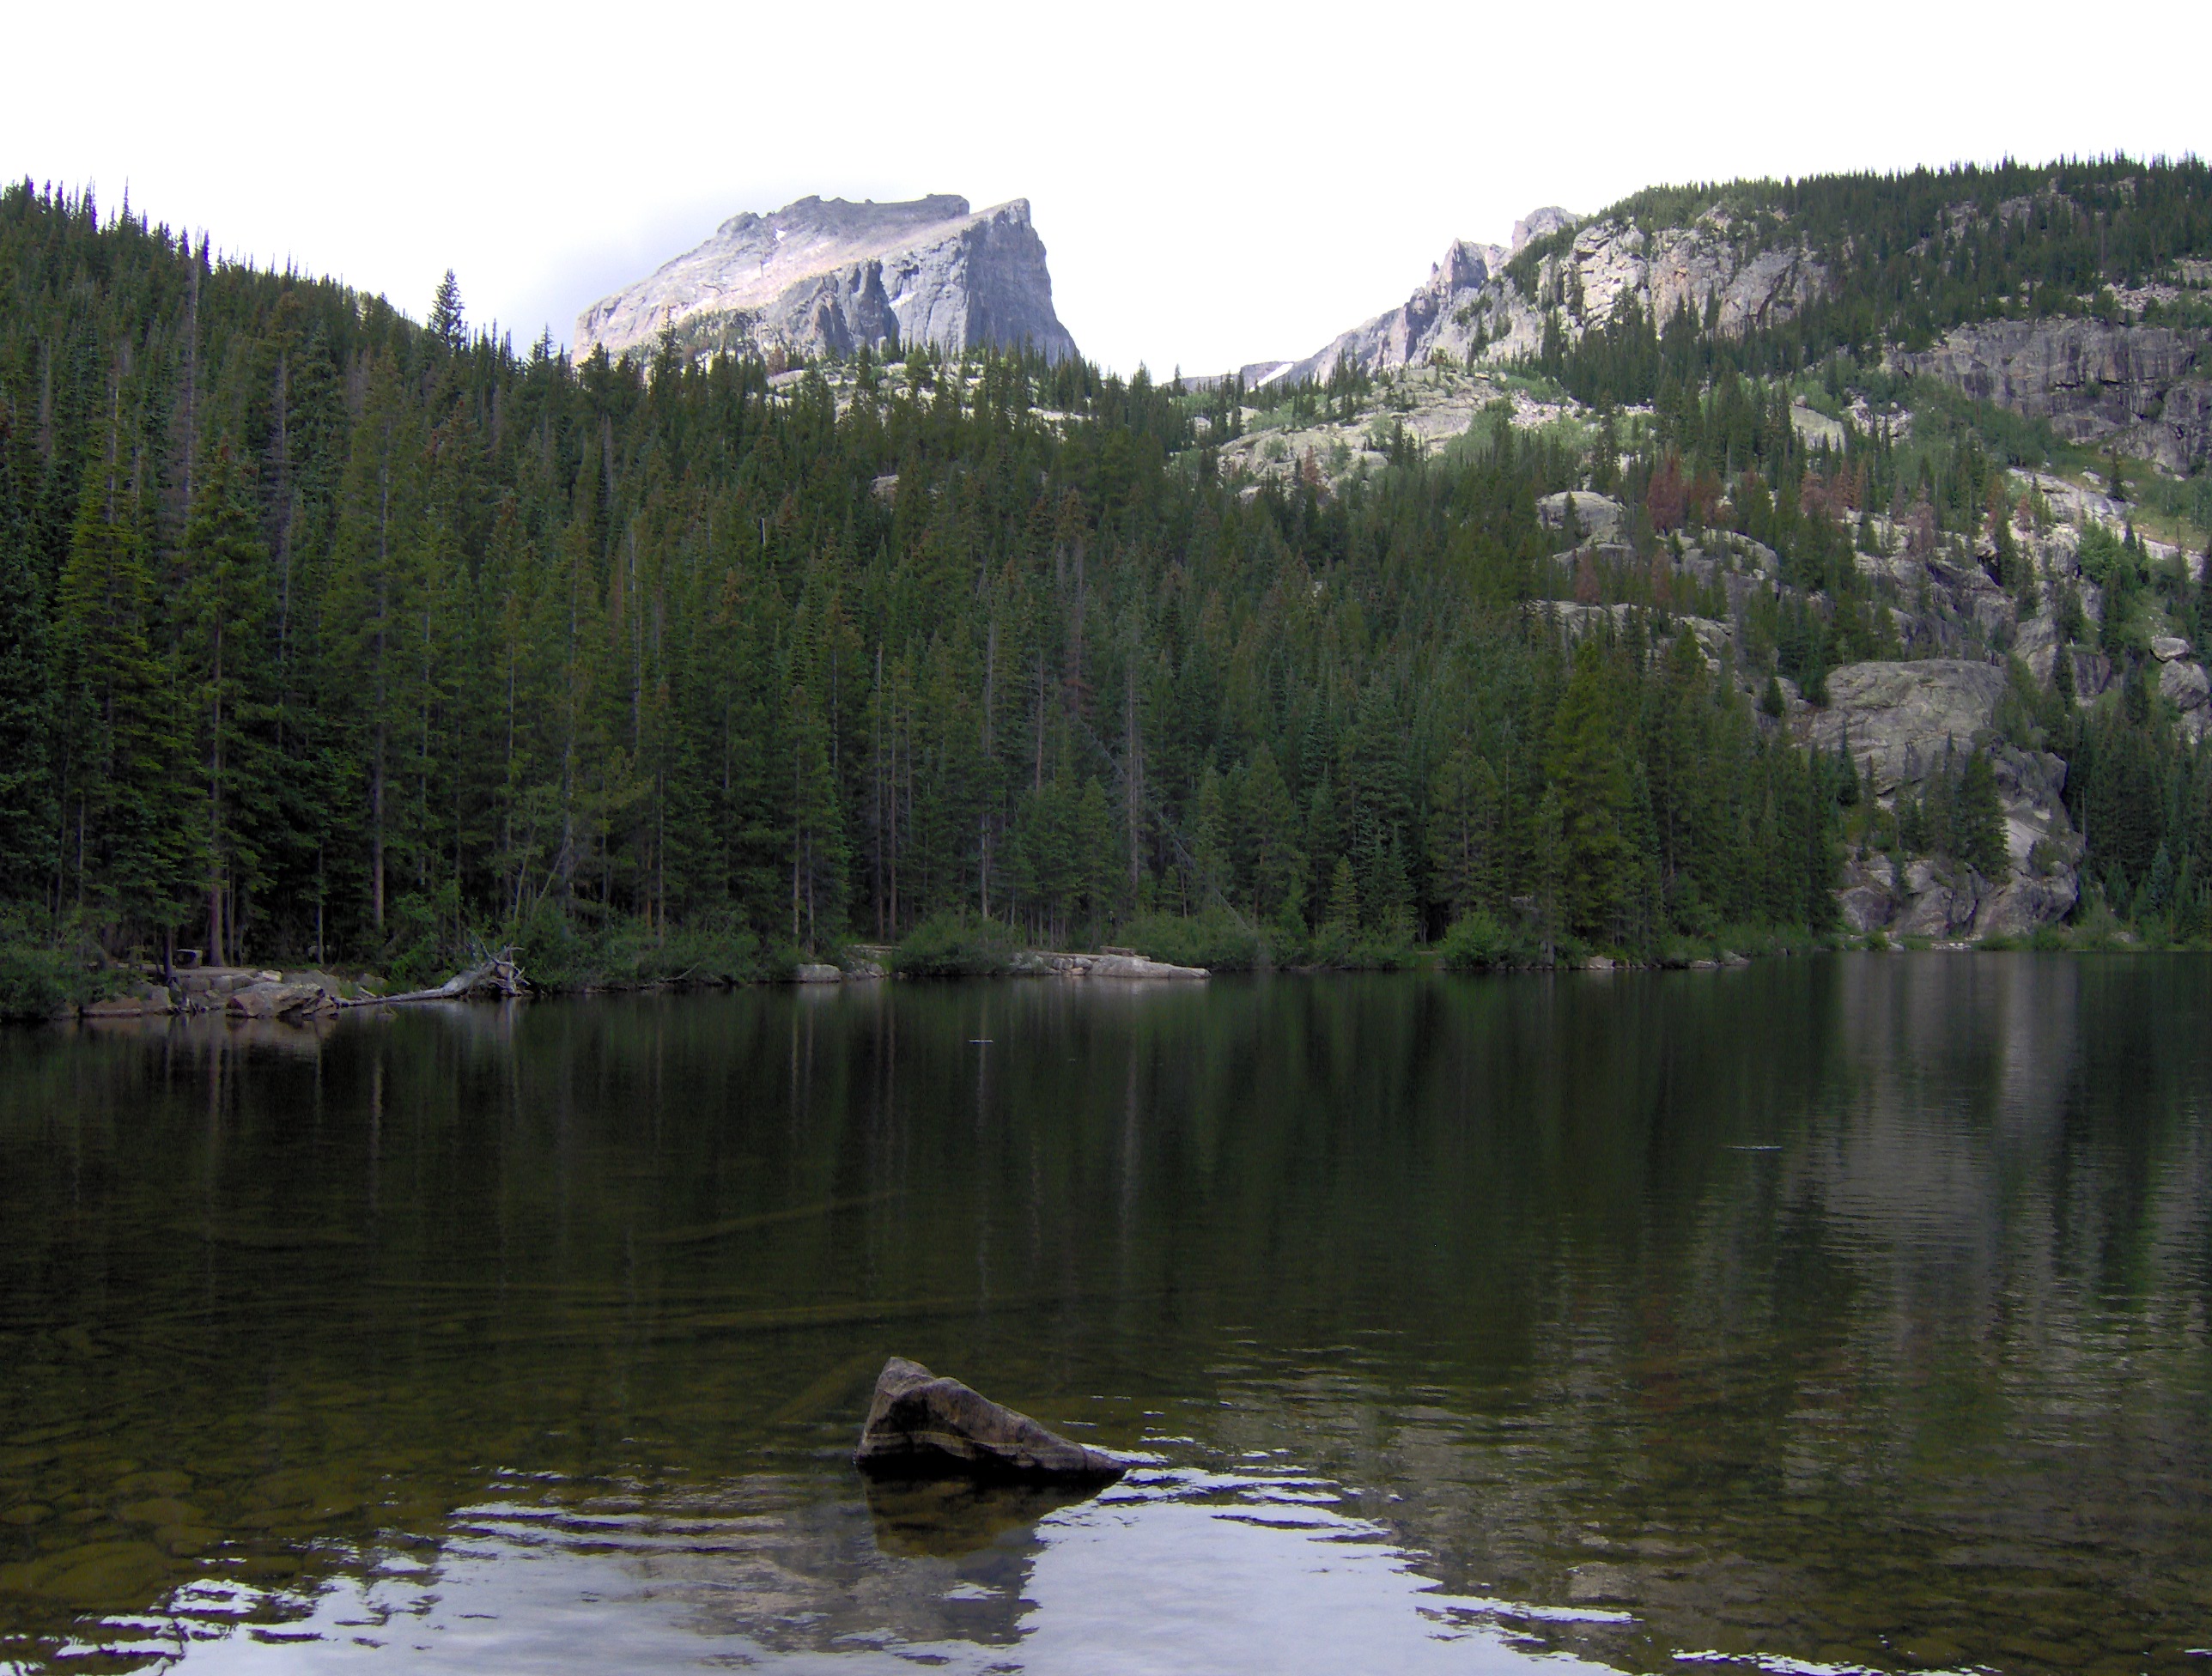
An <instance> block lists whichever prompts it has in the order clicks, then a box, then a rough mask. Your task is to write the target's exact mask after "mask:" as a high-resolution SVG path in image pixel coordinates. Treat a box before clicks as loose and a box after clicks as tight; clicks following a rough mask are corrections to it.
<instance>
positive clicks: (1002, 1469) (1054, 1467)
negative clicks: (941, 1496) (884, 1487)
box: [853, 1356, 1128, 1484]
mask: <svg viewBox="0 0 2212 1676" xmlns="http://www.w3.org/2000/svg"><path fill="white" fill-rule="evenodd" d="M853 1464H854V1466H856V1467H859V1468H860V1470H861V1471H862V1472H864V1473H873V1474H880V1475H883V1476H885V1477H894V1478H896V1477H908V1478H927V1477H935V1476H943V1475H945V1474H951V1473H970V1474H973V1475H974V1476H975V1477H978V1478H1000V1479H1033V1480H1037V1481H1041V1482H1052V1481H1058V1482H1061V1483H1070V1484H1110V1483H1111V1482H1113V1481H1114V1480H1115V1479H1118V1478H1120V1477H1121V1474H1122V1473H1125V1472H1127V1471H1128V1464H1127V1462H1126V1461H1122V1460H1117V1459H1115V1457H1114V1456H1112V1455H1110V1454H1106V1453H1105V1452H1104V1451H1103V1450H1100V1449H1092V1448H1085V1447H1084V1445H1082V1444H1080V1443H1073V1442H1069V1441H1068V1440H1067V1439H1066V1438H1065V1437H1062V1436H1059V1435H1058V1434H1056V1433H1054V1432H1051V1431H1048V1430H1046V1429H1045V1428H1044V1427H1042V1426H1041V1425H1039V1424H1037V1423H1036V1421H1035V1420H1032V1419H1031V1418H1030V1417H1029V1416H1028V1415H1026V1414H1019V1413H1017V1412H1014V1411H1013V1410H1012V1409H1011V1408H1006V1407H1003V1406H1000V1404H998V1403H995V1402H993V1401H992V1400H990V1399H989V1398H988V1397H986V1396H984V1395H982V1394H981V1393H979V1392H976V1391H974V1390H971V1389H969V1388H968V1387H967V1386H965V1385H963V1384H962V1383H961V1382H960V1381H958V1380H957V1379H947V1378H944V1377H942V1376H941V1375H937V1374H933V1373H932V1372H930V1370H929V1369H927V1368H925V1367H923V1366H922V1365H921V1363H919V1362H909V1361H908V1360H907V1359H906V1358H905V1357H902V1356H894V1357H891V1358H890V1361H888V1362H886V1363H884V1370H883V1372H882V1373H880V1374H878V1375H877V1376H876V1395H875V1400H874V1401H873V1402H872V1403H871V1404H870V1405H869V1406H868V1418H867V1424H866V1425H864V1426H862V1427H861V1429H860V1448H858V1449H856V1450H854V1454H853Z"/></svg>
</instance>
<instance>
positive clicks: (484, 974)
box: [338, 949, 530, 1007]
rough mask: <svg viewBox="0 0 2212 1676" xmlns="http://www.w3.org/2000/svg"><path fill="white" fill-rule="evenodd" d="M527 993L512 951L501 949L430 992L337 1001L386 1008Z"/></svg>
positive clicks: (409, 991) (413, 990)
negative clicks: (406, 1004)
mask: <svg viewBox="0 0 2212 1676" xmlns="http://www.w3.org/2000/svg"><path fill="white" fill-rule="evenodd" d="M528 993H530V985H529V981H528V980H527V979H526V978H525V977H524V976H523V975H522V969H521V968H520V966H517V965H516V964H515V963H514V950H512V949H501V950H500V951H499V952H498V953H497V954H495V955H493V956H490V957H489V958H488V959H486V960H484V961H483V962H480V963H479V964H477V965H475V966H471V967H470V968H469V969H468V970H467V971H465V972H456V973H455V974H454V975H453V976H452V977H450V978H447V980H446V981H445V982H443V983H441V984H440V985H439V986H438V987H436V988H435V989H410V990H408V991H407V992H405V993H404V994H399V995H362V996H360V997H358V998H356V999H352V1000H345V1001H340V1002H339V1003H338V1005H340V1006H342V1007H389V1006H397V1005H399V1004H400V1003H401V1002H404V1001H460V1000H465V999H467V998H468V997H470V996H471V995H497V996H501V997H504V998H506V999H514V998H516V997H518V996H522V995H527V994H528Z"/></svg>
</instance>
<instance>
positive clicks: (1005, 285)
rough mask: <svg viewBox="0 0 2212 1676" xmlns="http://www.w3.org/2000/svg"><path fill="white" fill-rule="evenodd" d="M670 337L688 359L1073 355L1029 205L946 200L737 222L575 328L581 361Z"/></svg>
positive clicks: (829, 204) (646, 349) (844, 206)
mask: <svg viewBox="0 0 2212 1676" xmlns="http://www.w3.org/2000/svg"><path fill="white" fill-rule="evenodd" d="M664 328H665V329H667V330H669V331H672V332H673V333H674V334H675V337H676V345H677V348H678V350H679V351H680V352H682V353H684V354H685V355H702V354H708V353H713V352H718V351H724V350H727V351H732V352H736V353H744V354H760V355H766V354H769V353H771V352H773V351H775V350H778V349H781V350H783V351H785V352H787V353H797V354H800V355H823V354H835V355H850V354H852V353H853V352H854V350H855V349H859V348H860V347H861V346H863V345H866V346H867V347H869V348H871V349H884V348H886V347H888V346H890V345H892V344H894V343H896V344H908V343H930V344H933V345H935V346H936V347H937V348H939V349H950V350H952V351H955V352H957V351H959V350H962V349H974V348H978V347H981V346H983V345H986V344H990V345H995V346H997V347H1000V348H1003V349H1012V348H1017V347H1018V346H1020V345H1021V344H1024V343H1029V344H1032V345H1034V346H1035V347H1036V349H1038V350H1040V351H1042V353H1043V354H1044V355H1046V356H1047V357H1048V358H1049V359H1051V360H1054V361H1060V360H1064V359H1066V358H1067V357H1069V356H1072V355H1074V353H1075V340H1074V339H1073V338H1072V337H1069V336H1068V334H1067V328H1066V326H1064V325H1061V324H1060V316H1059V315H1058V314H1057V313H1054V310H1053V306H1052V275H1051V273H1050V272H1049V271H1048V270H1047V268H1046V266H1045V252H1044V245H1043V243H1042V240H1039V239H1038V237H1037V235H1036V228H1033V227H1032V226H1030V206H1029V201H1028V200H1027V199H1026V198H1013V199H1011V200H1009V201H1008V202H1007V203H1000V204H996V205H994V206H993V207H992V208H990V209H988V210H977V211H972V212H971V211H970V210H969V207H968V200H967V199H966V198H964V197H951V196H940V197H923V198H915V199H912V200H910V201H908V202H906V203H847V202H846V201H845V200H844V199H842V198H829V199H827V200H824V199H822V198H818V197H805V198H801V199H799V202H798V203H789V204H786V205H785V206H784V207H783V208H782V209H781V210H777V211H775V213H774V214H773V215H769V216H758V215H753V214H750V213H747V214H744V215H739V216H732V217H731V218H730V219H729V220H728V221H726V222H723V223H722V224H721V226H720V227H719V228H716V229H715V230H714V236H713V237H712V238H710V239H708V240H706V241H705V242H704V243H703V244H701V245H699V246H696V248H694V249H691V250H689V251H686V252H684V254H683V255H681V256H678V257H676V258H672V259H671V260H670V261H668V262H665V263H664V264H661V266H660V267H659V268H658V269H656V270H654V271H653V273H651V274H649V275H647V276H646V277H645V278H643V279H641V280H639V281H638V282H636V283H635V284H634V285H630V286H628V287H626V288H623V289H622V290H620V291H617V292H616V293H615V295H612V296H611V297H605V298H602V299H601V300H600V301H598V302H595V303H593V304H592V306H591V307H589V308H587V309H586V310H585V311H584V312H583V313H581V314H580V315H579V316H577V319H576V332H575V352H576V355H577V357H578V358H579V359H581V358H583V357H584V356H586V355H590V354H591V353H592V350H593V349H605V350H606V352H607V353H608V354H609V355H617V356H618V355H622V354H623V352H624V351H625V350H629V351H635V352H639V353H644V354H650V353H651V352H652V349H653V346H654V344H655V343H656V342H657V341H658V340H659V337H660V333H661V331H662V330H663V329H664Z"/></svg>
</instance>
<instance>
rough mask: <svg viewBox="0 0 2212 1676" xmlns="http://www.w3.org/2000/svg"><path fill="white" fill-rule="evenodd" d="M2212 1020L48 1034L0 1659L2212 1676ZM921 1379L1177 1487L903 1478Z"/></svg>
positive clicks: (781, 1024) (272, 1666) (1365, 1003)
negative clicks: (884, 1475) (1130, 1460)
mask: <svg viewBox="0 0 2212 1676" xmlns="http://www.w3.org/2000/svg"><path fill="white" fill-rule="evenodd" d="M2208 1018H2212V960H2207V959H2199V958H2195V957H2189V956H2142V957H2130V956H2109V957H2106V956H2099V957H2086V958H2085V957H2072V956H2033V955H2026V954H2005V955H1996V954H1990V955H1967V954H1949V955H1945V954H1924V955H1874V954H1868V955H1844V956H1828V957H1824V958H1819V959H1814V960H1810V961H1807V960H1784V961H1774V962H1762V963H1759V964H1754V965H1753V966H1751V967H1749V968H1746V969H1735V970H1723V971H1718V972H1679V973H1648V974H1627V973H1621V974H1612V975H1605V974H1572V975H1559V976H1554V977H1538V976H1516V977H1498V978H1486V979H1457V978H1444V977H1426V976H1377V977H1277V978H1273V979H1267V978H1255V979H1217V980H1214V981H1212V982H1210V983H1208V984H1205V985H1188V986H1183V985H1168V984H1160V985H1150V986H1146V985H1124V986H1115V985H1110V984H1106V983H1097V984H1092V985H1086V984H1085V983H1084V982H1081V981H1061V980H1030V981H984V982H975V983H965V984H903V983H902V984H896V985H892V984H877V985H868V986H851V987H843V988H830V989H828V990H823V989H818V988H803V989H798V990H754V991H744V992H738V993H727V994H704V995H655V996H644V997H636V998H613V999H586V1000H573V1001H554V1002H540V1003H535V1004H531V1005H506V1006H498V1007H495V1006H489V1005H485V1006H445V1007H435V1008H416V1009H410V1010H405V1011H396V1010H395V1011H388V1012H386V1013H385V1014H383V1015H382V1016H363V1015H360V1014H355V1015H349V1016H348V1017H345V1018H343V1019H342V1020H340V1021H337V1023H332V1024H330V1025H327V1026H325V1027H322V1028H319V1029H294V1028H292V1027H289V1026H284V1025H277V1024H269V1025H255V1026H250V1027H233V1026H228V1025H226V1024H224V1023H222V1022H220V1021H192V1022H191V1023H182V1024H177V1025H173V1026H163V1027H153V1026H147V1027H139V1026H136V1025H126V1026H121V1027H118V1028H114V1029H89V1028H88V1029H78V1030H75V1031H64V1030H21V1031H15V1032H12V1033H9V1034H6V1035H0V1668H9V1669H15V1670H25V1671H28V1670H46V1669H50V1668H52V1669H61V1668H66V1669H69V1670H73V1671H74V1670H86V1671H108V1670H116V1671H120V1670H137V1669H153V1668H161V1669H169V1668H179V1669H182V1670H184V1671H186V1672H200V1671H203V1670H207V1671H230V1670H238V1671H263V1670H267V1671H277V1670H283V1671H287V1672H289V1671H295V1670H299V1671H318V1670H322V1669H325V1668H332V1669H336V1668H346V1667H363V1668H365V1669H370V1670H376V1669H391V1668H401V1667H404V1668H406V1669H409V1670H455V1671H459V1670H470V1671H481V1670H502V1669H507V1670H530V1671H579V1672H580V1671H587V1670H593V1671H595V1670H605V1669H623V1670H653V1669H683V1668H694V1667H706V1668H725V1669H726V1668H731V1667H738V1668H755V1667H762V1668H769V1669H775V1670H779V1671H780V1670H787V1669H797V1670H808V1671H823V1672H831V1673H848V1672H849V1673H872V1672H884V1671H911V1670H912V1669H914V1668H915V1667H916V1666H917V1665H920V1666H925V1667H935V1668H943V1669H950V1670H952V1671H956V1672H974V1673H983V1672H994V1673H996V1672H1013V1671H1029V1672H1037V1673H1066V1672H1086V1673H1087V1672H1099V1673H1105V1672H1116V1673H1121V1672H1149V1671H1159V1672H1170V1671H1192V1672H1196V1671H1237V1670H1254V1671H1261V1672H1266V1673H1268V1676H1282V1673H1306V1672H1314V1673H1320V1672H1329V1673H1340V1672H1353V1671H1368V1670H1371V1671H1376V1672H1386V1671H1389V1672H1395V1671H1418V1672H1425V1671H1439V1672H1462V1671H1480V1672H1514V1671H1525V1670H1534V1668H1535V1667H1537V1665H1538V1663H1539V1662H1540V1661H1543V1662H1548V1663H1550V1664H1553V1665H1558V1664H1561V1663H1567V1664H1577V1663H1579V1664H1582V1665H1586V1666H1589V1667H1595V1668H1601V1669H1615V1670H1632V1671H1659V1670H1670V1671H1680V1670H1688V1669H1692V1668H1699V1667H1706V1666H1714V1667H1721V1668H1723V1669H1729V1668H1734V1669H1742V1670H1765V1671H1777V1672H1802V1671H1828V1670H1834V1671H1855V1670H1881V1671H1891V1670H1899V1671H1902V1670H1919V1669H1965V1668H1969V1667H1972V1668H1981V1669H1990V1670H1997V1671H2043V1670H2068V1671H2112V1672H2123V1671H2124V1672H2136V1671H2160V1672H2165V1671H2175V1672H2191V1671H2193V1672H2200V1673H2212V1650H2208V1649H2212V1324H2209V1323H2208V1319H2207V1318H2208V1310H2212V1116H2208V1111H2212V1047H2208V1031H2207V1029H2206V1023H2207V1021H2208ZM893 1353H897V1354H903V1355H907V1356H910V1357H915V1358H916V1359H918V1360H921V1361H922V1362H925V1363H928V1364H929V1365H930V1366H931V1367H932V1368H933V1369H936V1370H937V1371H939V1372H941V1373H949V1374H952V1375H957V1376H958V1377H961V1378H963V1379H965V1380H967V1381H969V1383H971V1384H973V1385H975V1386H976V1387H977V1388H979V1389H981V1390H982V1391H984V1392H985V1393H987V1394H989V1395H992V1396H994V1397H997V1398H999V1399H1000V1400H1002V1401H1006V1402H1008V1403H1010V1404H1012V1405H1013V1406H1017V1407H1019V1408H1021V1409H1023V1410H1024V1411H1026V1412H1030V1413H1032V1414H1035V1415H1036V1417H1037V1418H1040V1419H1042V1420H1043V1421H1045V1422H1046V1423H1047V1424H1050V1425H1054V1426H1055V1427H1057V1428H1059V1429H1060V1430H1063V1431H1065V1432H1066V1433H1067V1435H1069V1436H1074V1437H1077V1438H1079V1439H1081V1440H1082V1441H1084V1442H1091V1443H1095V1444H1098V1445H1100V1446H1103V1447H1108V1448H1116V1449H1122V1450H1128V1451H1134V1452H1137V1453H1139V1454H1140V1455H1141V1456H1142V1457H1143V1463H1142V1465H1140V1467H1139V1469H1138V1470H1137V1471H1136V1472H1134V1473H1132V1474H1131V1476H1130V1477H1129V1478H1128V1479H1127V1480H1125V1481H1124V1482H1123V1483H1122V1484H1121V1485H1117V1486H1115V1488H1114V1489H1112V1490H1110V1491H1107V1492H1106V1493H1104V1494H1103V1495H1101V1496H1098V1497H1094V1498H1091V1499H1087V1500H1086V1499H1079V1498H1071V1497H1066V1496H1064V1495H1063V1496H1055V1495H1048V1494H1045V1493H1042V1492H1034V1491H1004V1490H998V1491H975V1490H973V1489H969V1488H968V1487H966V1486H964V1485H950V1484H937V1485H922V1486H916V1487H907V1488H899V1487H884V1488H870V1487H868V1486H867V1485H864V1483H863V1481H862V1480H861V1479H860V1477H859V1476H858V1475H857V1474H856V1473H854V1470H853V1468H852V1467H851V1465H850V1461H849V1452H850V1450H851V1448H852V1445H853V1443H854V1439H855V1436H856V1435H857V1431H858V1428H859V1424H860V1418H861V1415H862V1413H863V1412H864V1411H865V1408H866V1402H867V1397H868V1393H869V1389H870V1388H871V1386H872V1381H873V1378H874V1375H875V1372H876V1370H877V1369H878V1368H879V1367H880V1365H881V1364H882V1362H883V1360H884V1357H886V1356H887V1355H890V1354H893Z"/></svg>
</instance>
